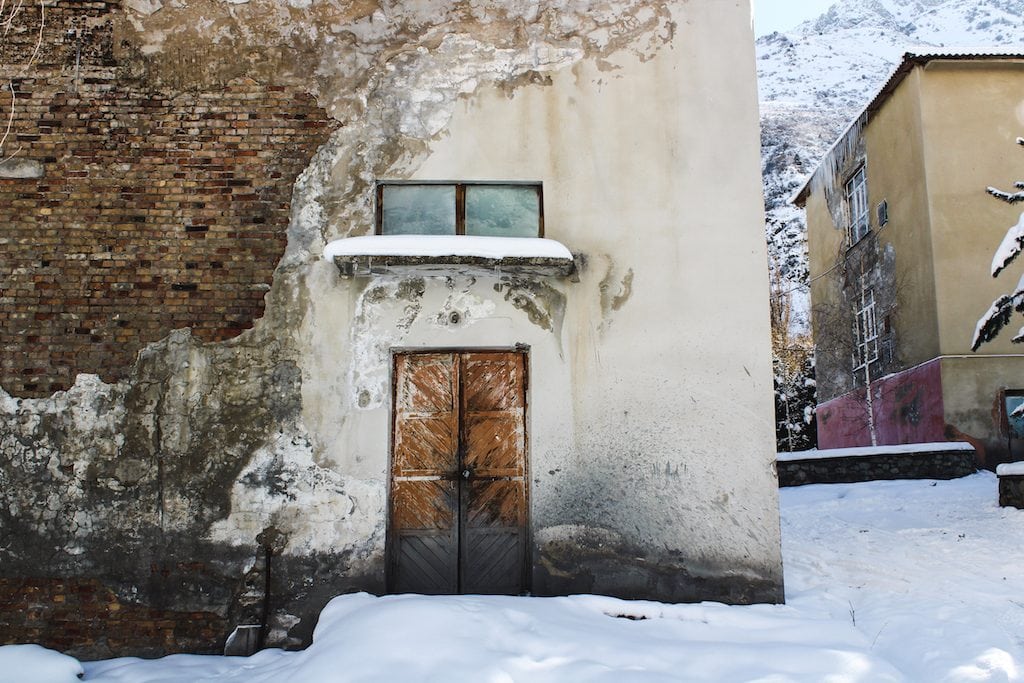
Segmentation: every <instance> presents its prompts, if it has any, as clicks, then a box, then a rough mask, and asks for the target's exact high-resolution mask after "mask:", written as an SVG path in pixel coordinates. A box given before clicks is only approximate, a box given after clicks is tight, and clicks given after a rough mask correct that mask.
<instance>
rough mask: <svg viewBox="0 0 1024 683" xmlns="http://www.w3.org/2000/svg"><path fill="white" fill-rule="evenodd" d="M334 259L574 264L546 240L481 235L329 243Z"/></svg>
mask: <svg viewBox="0 0 1024 683" xmlns="http://www.w3.org/2000/svg"><path fill="white" fill-rule="evenodd" d="M335 256H477V257H481V258H492V259H503V258H554V259H565V260H567V261H571V260H572V253H571V252H570V251H569V250H568V249H567V248H566V247H565V245H564V244H562V243H561V242H557V241H555V240H552V239H547V238H543V237H483V236H479V235H364V236H361V237H346V238H344V239H340V240H334V241H333V242H330V243H328V245H327V246H326V247H325V248H324V258H325V259H327V260H329V261H330V260H333V259H334V257H335Z"/></svg>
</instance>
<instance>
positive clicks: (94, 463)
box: [0, 0, 782, 654]
mask: <svg viewBox="0 0 1024 683" xmlns="http://www.w3.org/2000/svg"><path fill="white" fill-rule="evenodd" d="M125 6H126V9H125V15H124V17H123V21H121V22H120V23H119V25H118V27H117V31H118V40H117V41H116V44H117V45H119V46H120V47H119V48H118V49H119V50H121V51H122V53H123V55H122V57H123V59H125V60H126V63H127V64H129V65H131V68H130V69H128V70H127V71H128V73H127V74H126V76H125V77H126V78H129V77H130V78H137V79H141V80H143V81H145V82H149V83H153V84H156V85H161V86H166V87H172V86H173V87H176V88H183V89H190V88H191V89H196V90H199V91H205V90H210V91H215V90H216V89H217V88H218V87H220V85H221V84H223V83H225V82H228V81H230V80H231V79H235V78H241V77H249V78H254V79H256V80H260V79H261V78H265V77H266V76H267V74H271V73H273V74H274V75H275V78H278V79H282V80H284V81H290V82H294V83H299V84H301V85H302V86H303V87H304V88H306V89H307V90H308V91H309V92H311V93H313V94H315V95H316V96H317V98H318V102H319V104H320V106H322V107H324V108H325V109H326V110H327V111H328V112H329V113H330V114H331V115H332V116H333V117H335V118H336V119H337V120H338V121H339V122H340V124H341V126H340V127H339V128H338V129H337V130H336V131H335V132H334V133H333V134H332V135H331V137H330V139H329V141H328V142H327V143H326V144H325V145H324V146H323V147H321V148H320V150H319V151H318V152H317V154H316V155H315V156H314V158H313V159H312V161H311V163H310V164H309V166H308V167H307V168H306V170H305V171H304V172H303V174H302V175H301V176H300V177H299V179H298V181H297V182H296V184H295V188H294V192H293V199H292V208H291V211H292V215H291V221H290V224H289V227H288V245H287V249H286V252H285V255H284V257H283V258H282V260H281V262H280V264H279V265H278V268H277V270H276V272H275V277H274V282H273V285H272V286H271V289H270V291H269V292H268V293H267V296H266V309H265V311H266V312H265V315H264V317H263V319H261V320H260V321H258V322H257V324H256V325H255V327H254V328H253V329H252V330H249V331H247V332H245V333H243V334H242V335H241V336H239V337H237V338H235V339H233V340H231V341H229V342H224V343H218V344H201V343H199V342H198V341H196V340H195V339H193V338H192V337H191V336H190V335H189V333H188V331H187V330H181V331H176V332H175V333H173V334H172V335H170V336H169V337H168V338H167V339H164V340H162V341H161V342H159V343H156V344H153V345H151V346H150V347H148V348H147V349H146V350H145V351H144V352H143V353H142V354H141V355H140V358H139V361H138V363H137V364H136V366H135V367H134V369H133V371H132V373H131V374H130V376H129V377H128V378H127V379H125V380H123V381H121V382H119V383H117V384H112V385H107V384H103V383H101V382H99V381H98V380H96V379H95V378H91V377H85V376H82V377H80V378H79V380H78V382H77V383H76V384H75V386H74V387H73V388H72V389H71V390H69V391H68V392H60V393H58V394H55V395H54V396H52V397H50V398H46V399H32V400H28V399H25V400H15V399H11V398H8V397H6V396H4V397H3V400H2V401H0V421H2V422H0V424H2V428H0V429H2V431H0V439H2V441H0V443H2V444H3V445H2V450H0V458H2V459H3V467H2V469H0V476H3V477H4V478H5V479H4V481H3V482H2V483H3V487H2V491H3V493H2V494H0V495H2V496H3V499H2V501H0V503H2V505H0V523H2V524H3V526H4V529H3V531H4V534H3V538H5V539H9V540H8V541H7V542H6V545H3V546H0V567H3V570H2V571H3V573H4V575H5V576H29V577H48V576H79V577H90V578H95V577H99V578H101V579H102V580H103V581H104V583H105V585H107V586H111V587H113V588H114V589H116V590H117V591H119V597H120V598H121V599H122V600H125V601H134V602H137V603H140V604H146V605H157V606H161V607H166V608H168V609H171V610H177V612H178V613H185V612H190V611H197V610H201V611H204V612H209V613H211V614H213V615H215V616H216V617H217V618H219V619H221V620H222V621H223V623H224V624H226V625H227V626H228V627H230V626H232V625H234V624H237V623H253V619H258V618H259V614H258V607H259V597H260V595H259V591H258V590H256V589H255V588H254V587H258V586H259V585H261V582H262V573H261V572H263V571H265V566H266V563H265V560H264V559H263V558H264V555H263V551H262V550H261V548H260V545H259V542H258V541H257V538H256V537H257V535H259V534H261V533H262V532H265V531H266V530H268V529H271V528H273V529H275V530H277V531H280V532H281V533H283V540H282V544H283V545H282V547H281V548H280V555H279V556H278V557H275V558H274V564H273V567H274V569H273V576H272V582H271V583H272V596H271V609H272V614H271V615H270V623H271V628H272V630H271V633H270V637H269V641H268V642H270V643H273V644H285V645H289V644H290V645H299V644H301V643H304V642H308V638H309V637H310V634H311V632H312V627H313V625H314V623H315V616H316V614H317V612H318V610H319V608H320V607H321V606H322V605H323V604H324V602H325V601H326V600H327V599H328V598H329V597H330V596H331V595H333V594H336V593H339V592H344V591H348V590H355V589H366V590H375V591H380V590H383V587H384V552H385V547H384V543H385V533H384V532H385V525H386V521H387V520H386V518H387V500H386V491H387V477H388V448H389V446H388V441H389V429H390V419H389V414H390V413H389V411H390V405H389V402H390V377H389V372H390V358H391V353H392V349H394V348H409V347H459V348H466V347H470V348H471V347H495V346H512V345H515V344H526V345H528V346H529V349H530V351H529V362H530V367H529V375H530V387H531V388H530V395H529V404H530V407H529V415H528V419H529V433H530V443H529V462H530V470H531V487H532V490H533V491H534V493H533V506H532V509H531V516H532V529H533V536H534V539H533V542H534V548H533V561H534V577H533V580H534V588H535V590H536V591H537V592H540V593H556V592H564V591H579V590H590V591H596V592H608V593H614V594H619V595H628V596H636V597H653V598H662V599H701V598H710V599H723V600H732V601H739V602H748V601H752V600H780V599H781V598H782V591H781V581H782V578H781V558H780V552H779V528H778V511H777V498H776V495H777V493H776V488H775V487H776V480H775V476H774V471H773V469H772V468H773V461H774V460H773V459H774V448H773V444H774V439H773V419H772V404H771V390H770V387H771V375H770V368H771V366H770V358H769V353H768V341H767V340H768V315H767V306H766V305H765V304H764V302H766V301H767V299H766V294H767V278H766V277H765V275H766V258H765V254H764V244H763V240H762V238H761V225H762V218H763V216H762V209H761V196H760V178H759V175H758V168H759V166H758V159H757V153H758V152H757V150H758V138H757V112H756V92H755V87H754V70H753V42H752V35H751V29H750V23H749V7H748V6H747V3H746V2H738V3H720V2H713V1H710V0H706V1H703V2H696V1H695V0H690V1H688V2H684V1H677V2H640V1H636V0H634V1H626V2H572V1H569V0H550V1H548V2H536V1H531V2H528V1H526V0H506V1H499V0H493V1H491V2H443V3H441V2H417V3H408V4H401V3H399V4H395V3H378V2H369V1H368V2H341V1H340V0H339V1H334V0H324V1H321V2H309V1H301V2H300V1H298V0H290V1H289V2H285V1H284V0H262V1H260V0H251V1H249V2H244V1H243V2H238V1H237V0H236V1H232V2H224V1H222V0H189V1H185V0H164V1H163V2H161V0H145V1H142V0H139V1H135V2H127V3H125ZM496 132H497V134H496ZM410 177H411V178H416V177H418V178H464V179H531V180H542V181H543V182H544V184H545V199H546V207H545V212H546V224H547V226H548V229H547V234H548V236H550V237H553V238H555V239H558V240H560V241H562V242H564V243H565V244H567V245H568V246H569V247H570V248H571V249H573V251H574V252H577V253H578V254H579V259H578V260H579V263H580V264H582V273H581V278H580V280H581V281H580V282H579V283H572V282H569V281H566V280H557V279H536V278H531V279H516V278H512V277H483V276H472V275H469V274H460V273H452V274H451V275H450V276H448V277H438V276H436V275H434V276H429V277H426V276H425V277H399V276H378V277H373V278H369V279H343V278H341V277H340V276H339V274H338V272H337V270H336V269H335V268H334V266H333V265H332V264H330V263H328V262H326V261H324V260H322V259H320V255H321V253H322V250H323V247H324V244H325V243H326V242H327V241H328V240H330V239H334V238H339V237H345V236H350V235H360V234H366V233H368V232H370V231H372V225H373V206H372V189H373V181H374V179H376V178H410ZM453 312H457V313H458V314H459V315H458V322H453V317H452V315H451V314H452V313H453ZM0 396H3V395H2V394H0ZM265 537H266V536H264V538H265ZM182 618H184V617H182ZM223 635H224V636H226V635H227V633H226V632H225V633H224V634H223ZM5 637H10V636H9V634H8V635H5ZM217 646H218V644H217V643H207V644H201V643H198V642H196V641H195V640H187V639H185V640H182V639H179V640H177V641H175V640H174V639H173V638H171V639H169V640H167V641H166V642H165V643H164V645H163V646H162V649H163V650H165V651H166V650H173V649H182V648H184V649H193V650H195V649H208V650H210V649H216V647H217ZM80 647H81V648H82V651H83V652H98V653H101V654H107V653H110V652H115V653H118V654H123V653H127V652H138V651H140V646H139V644H137V643H134V644H124V645H123V646H122V647H120V648H117V647H115V646H113V645H110V644H109V643H108V644H107V645H105V646H103V645H99V644H95V645H81V646H80ZM104 647H106V649H104ZM158 649H160V648H158Z"/></svg>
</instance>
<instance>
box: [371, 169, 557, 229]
mask: <svg viewBox="0 0 1024 683" xmlns="http://www.w3.org/2000/svg"><path fill="white" fill-rule="evenodd" d="M376 219H377V220H376V223H377V225H376V230H375V232H376V233H377V234H378V235H470V236H478V237H543V236H544V191H543V187H542V186H541V184H540V183H538V182H479V181H473V182H457V181H379V182H378V183H377V215H376Z"/></svg>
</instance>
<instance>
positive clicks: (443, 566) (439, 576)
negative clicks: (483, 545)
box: [391, 529, 459, 595]
mask: <svg viewBox="0 0 1024 683" xmlns="http://www.w3.org/2000/svg"><path fill="white" fill-rule="evenodd" d="M394 542H395V543H396V544H397V548H396V549H395V555H396V557H395V570H394V575H393V577H392V586H391V590H392V591H393V592H396V593H426V594H433V595H439V594H450V593H456V592H458V590H459V585H458V567H457V566H456V563H457V558H458V536H457V534H455V531H454V529H448V530H445V531H434V532H427V531H415V532H411V531H400V532H397V533H396V535H395V540H394Z"/></svg>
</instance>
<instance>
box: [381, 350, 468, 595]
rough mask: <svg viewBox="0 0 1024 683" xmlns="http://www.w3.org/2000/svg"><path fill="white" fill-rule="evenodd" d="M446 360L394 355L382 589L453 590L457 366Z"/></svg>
mask: <svg viewBox="0 0 1024 683" xmlns="http://www.w3.org/2000/svg"><path fill="white" fill-rule="evenodd" d="M455 361H456V357H455V356H454V355H453V354H450V353H449V354H415V355H412V354H410V355H398V356H395V366H394V373H395V374H394V377H395V390H394V402H395V403H394V410H393V419H394V426H393V430H394V432H393V435H392V454H391V496H390V516H389V524H390V528H389V538H390V543H391V547H390V549H389V551H390V553H391V562H392V570H391V572H390V575H389V582H390V584H391V585H390V589H391V590H392V591H397V592H413V593H453V592H456V591H457V590H458V575H459V566H458V556H459V555H458V544H459V537H460V534H459V514H458V509H459V485H458V483H457V481H456V480H455V476H456V473H457V469H458V464H459V462H458V433H459V432H458V400H457V399H458V391H457V387H458V385H457V382H458V368H457V365H456V362H455Z"/></svg>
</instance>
